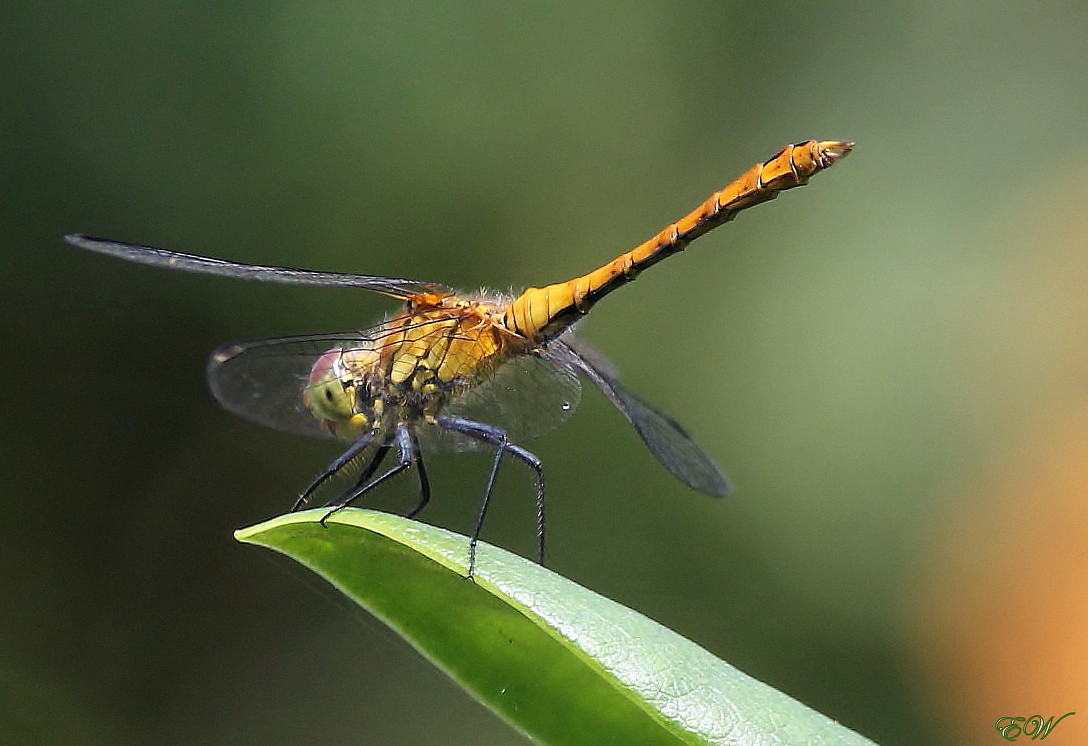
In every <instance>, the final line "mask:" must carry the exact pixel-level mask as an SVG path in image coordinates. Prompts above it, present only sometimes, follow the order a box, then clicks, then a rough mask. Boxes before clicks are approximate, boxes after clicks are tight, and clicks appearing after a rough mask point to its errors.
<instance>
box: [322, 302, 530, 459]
mask: <svg viewBox="0 0 1088 746" xmlns="http://www.w3.org/2000/svg"><path fill="white" fill-rule="evenodd" d="M426 300H427V301H429V302H423V298H417V299H415V300H414V302H413V303H411V304H410V305H409V307H408V309H407V310H405V311H403V312H402V313H399V314H397V315H395V316H393V317H392V318H390V319H388V320H387V321H385V322H384V323H383V324H380V325H379V326H378V327H376V328H375V329H373V330H371V331H370V333H369V336H368V338H365V339H360V340H359V342H358V344H356V345H353V346H351V347H335V348H333V349H330V350H328V351H326V352H325V353H323V354H322V355H321V356H320V357H318V359H317V361H316V362H315V363H314V365H313V367H312V368H311V370H310V376H309V380H308V382H307V385H306V388H305V390H304V392H303V401H304V403H305V405H306V407H307V408H308V409H309V410H310V411H311V412H312V413H313V415H314V417H316V418H317V419H318V420H319V421H320V422H321V424H322V425H323V426H324V427H325V429H326V430H328V431H329V432H330V433H332V434H333V435H335V436H336V437H338V438H343V439H345V440H350V439H353V438H357V437H359V436H361V435H363V434H365V433H367V432H370V431H375V430H379V431H387V432H388V431H391V430H392V429H393V428H394V427H395V426H396V425H398V424H402V423H407V424H412V423H416V424H422V423H427V422H433V421H434V418H435V417H436V416H437V415H438V414H439V413H440V412H441V411H442V409H443V408H444V407H445V406H446V405H447V404H448V403H449V402H451V401H452V400H454V399H456V398H457V397H459V396H461V395H462V394H464V393H465V392H466V391H468V390H469V389H471V388H472V387H473V386H475V385H476V384H478V383H480V382H481V381H482V380H484V379H485V378H487V377H488V376H490V375H491V374H492V373H493V372H494V371H495V370H496V369H497V368H498V367H499V366H501V365H502V364H503V363H504V362H506V361H507V360H509V359H510V358H511V357H512V356H513V355H514V354H516V353H519V352H523V351H524V349H525V346H526V345H525V342H524V340H522V339H521V338H520V337H518V336H517V335H514V334H511V333H510V332H509V331H507V330H506V329H505V328H504V327H503V326H502V323H501V316H499V315H498V313H496V310H497V306H496V305H495V304H491V303H488V302H486V301H470V300H465V299H461V298H457V297H454V296H447V297H444V298H437V297H434V298H426Z"/></svg>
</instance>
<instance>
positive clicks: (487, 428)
mask: <svg viewBox="0 0 1088 746" xmlns="http://www.w3.org/2000/svg"><path fill="white" fill-rule="evenodd" d="M437 422H438V424H439V425H441V426H442V427H444V428H446V429H447V430H452V431H454V432H458V433H461V434H463V435H467V436H468V437H470V438H473V439H475V440H478V441H480V442H481V443H487V444H488V445H491V446H494V447H495V460H494V462H492V465H491V473H490V474H489V475H488V478H487V487H486V489H485V490H484V499H483V502H482V503H481V504H480V512H479V514H478V515H477V516H476V525H475V526H474V527H473V529H472V536H471V538H470V539H469V544H468V576H469V577H470V578H471V577H472V573H473V570H475V569H476V544H477V543H479V540H480V532H481V531H482V530H483V525H484V518H485V516H486V515H487V508H488V506H489V505H490V503H491V493H492V492H493V491H494V489H495V480H496V478H497V477H498V475H499V465H500V464H501V463H502V457H503V455H504V454H507V453H509V454H510V455H511V456H513V457H515V458H516V459H518V460H519V461H521V462H523V463H525V464H526V465H528V466H529V468H531V469H532V470H533V471H534V472H536V535H537V561H538V562H539V563H540V564H544V469H543V467H542V466H541V463H540V459H538V458H537V457H536V456H534V455H533V454H532V453H530V452H529V451H527V450H525V449H524V448H522V447H521V446H517V445H514V444H513V443H511V442H510V439H509V436H508V435H507V434H506V431H504V430H502V429H501V428H498V427H495V426H494V425H487V424H485V423H482V422H473V421H472V420H463V419H461V418H459V417H449V416H445V415H443V416H439V417H438V418H437Z"/></svg>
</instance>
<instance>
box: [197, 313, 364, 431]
mask: <svg viewBox="0 0 1088 746" xmlns="http://www.w3.org/2000/svg"><path fill="white" fill-rule="evenodd" d="M366 344H369V340H368V338H367V337H366V336H364V335H363V334H358V333H356V334H352V333H345V334H325V335H310V336H303V337H280V338H276V339H261V340H255V341H252V342H238V343H236V344H229V345H224V346H223V347H220V348H219V349H217V350H215V352H213V353H212V356H211V358H210V359H209V360H208V385H209V386H210V387H211V390H212V394H213V395H214V396H215V398H216V400H217V401H218V402H219V403H220V404H221V405H222V406H223V408H224V409H226V410H227V411H229V412H232V413H234V414H236V415H238V416H240V417H244V418H245V419H247V420H251V421H253V422H256V423H258V424H260V425H264V426H265V427H271V428H275V429H277V430H283V431H286V432H289V433H296V434H298V435H308V436H312V437H316V438H334V436H333V435H332V434H330V433H329V432H328V431H327V430H326V429H325V428H323V427H322V426H321V424H320V423H319V422H318V420H317V418H315V417H314V415H313V414H312V413H311V412H310V410H309V409H308V408H307V407H306V405H305V404H304V403H303V399H302V393H303V390H304V389H305V387H306V384H307V382H308V381H309V376H310V369H311V368H312V367H313V364H314V362H315V361H316V360H317V358H318V357H319V356H320V355H321V354H322V353H325V352H328V351H329V350H330V349H333V348H337V347H339V348H342V349H352V348H357V347H360V346H362V345H366Z"/></svg>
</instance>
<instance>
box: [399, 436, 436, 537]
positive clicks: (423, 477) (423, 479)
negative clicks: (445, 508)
mask: <svg viewBox="0 0 1088 746" xmlns="http://www.w3.org/2000/svg"><path fill="white" fill-rule="evenodd" d="M408 435H409V437H410V438H411V441H412V450H413V452H414V453H415V464H416V475H417V476H418V477H419V502H417V503H416V505H415V507H414V508H412V509H411V510H409V511H408V512H407V513H405V514H404V517H405V518H415V517H416V515H417V514H418V513H419V511H421V510H423V508H425V507H426V506H427V503H428V502H430V501H431V482H430V480H428V479H427V469H426V468H424V466H423V453H422V452H421V451H420V450H419V439H418V438H416V434H415V433H414V432H411V431H409V433H408Z"/></svg>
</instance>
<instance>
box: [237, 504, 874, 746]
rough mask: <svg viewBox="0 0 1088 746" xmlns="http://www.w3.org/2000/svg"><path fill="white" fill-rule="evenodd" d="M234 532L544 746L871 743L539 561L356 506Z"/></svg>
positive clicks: (292, 516) (283, 518) (308, 513)
mask: <svg viewBox="0 0 1088 746" xmlns="http://www.w3.org/2000/svg"><path fill="white" fill-rule="evenodd" d="M324 513H325V511H323V510H310V511H305V512H301V513H291V514H288V515H285V516H281V517H279V518H275V519H272V520H270V521H267V522H265V523H262V524H260V525H258V526H254V527H251V528H246V529H242V530H240V531H238V532H237V533H236V534H235V536H236V537H237V538H238V539H239V540H240V541H244V542H249V543H252V544H260V545H262V546H266V547H269V548H271V549H275V550H277V551H280V552H283V553H284V554H287V555H288V556H290V557H293V558H294V559H296V560H297V561H299V562H301V563H302V564H303V565H305V566H306V567H309V568H310V569H311V570H313V571H314V572H316V573H318V574H319V575H321V576H322V577H324V578H325V579H326V580H328V581H329V582H330V583H332V584H333V585H334V586H336V587H337V588H339V589H340V590H341V591H343V592H344V593H345V594H346V595H347V596H349V597H350V598H352V599H353V600H354V601H355V602H356V603H358V604H359V605H360V606H362V607H363V608H365V609H367V610H368V611H370V612H371V613H373V614H374V615H375V616H377V617H378V618H380V619H382V620H383V621H384V622H385V623H386V624H388V625H389V626H390V627H392V628H393V629H394V630H396V631H397V632H398V633H400V634H401V635H402V636H403V637H404V638H405V639H407V640H408V641H409V642H410V643H411V644H412V645H413V646H414V647H415V648H416V649H417V650H419V651H420V652H421V653H423V655H425V656H427V657H428V658H429V659H430V660H431V661H432V662H433V663H434V664H435V665H436V666H438V667H439V668H441V669H442V670H444V671H445V672H446V673H448V674H449V675H450V676H452V677H453V678H454V679H455V680H456V681H458V682H459V683H460V684H461V685H462V686H464V687H465V689H467V690H468V691H469V692H471V693H472V694H473V696H475V697H476V698H477V699H478V700H480V701H481V702H483V703H484V704H485V705H487V706H488V707H490V708H491V709H492V710H494V711H495V712H496V713H498V714H499V715H500V716H501V717H503V718H505V719H506V720H507V721H508V722H509V723H510V724H511V725H513V726H514V727H515V728H517V729H519V730H521V731H522V732H524V733H525V734H527V735H529V736H530V737H531V738H534V739H536V740H538V741H540V742H543V743H549V744H599V743H617V744H625V746H634V745H636V744H676V743H693V744H694V743H712V744H734V745H744V746H748V745H751V744H760V745H761V746H763V745H767V746H769V745H770V744H790V745H791V746H792V745H794V744H813V745H816V744H819V745H821V746H823V745H829V744H848V745H861V744H871V743H872V742H870V741H868V740H866V739H864V738H862V737H861V736H859V735H857V734H856V733H854V732H853V731H850V730H847V729H846V728H844V727H842V726H841V725H839V724H837V723H835V722H834V721H832V720H831V719H829V718H827V717H825V716H824V715H821V714H819V713H817V712H815V711H814V710H811V709H809V708H808V707H806V706H804V705H802V704H801V703H800V702H798V701H797V700H795V699H792V698H791V697H789V696H787V695H785V694H782V693H781V692H778V691H776V690H774V689H772V688H770V687H768V686H767V685H766V684H763V683H761V682H759V681H756V680H755V679H753V678H751V677H750V676H748V675H746V674H744V673H741V672H740V671H738V670H737V669H735V668H733V667H732V666H730V665H729V664H727V663H725V662H723V661H721V660H719V659H717V658H715V657H714V656H712V655H711V654H710V653H708V652H707V651H705V650H703V649H702V648H700V647H699V646H697V645H695V644H694V643H692V642H690V641H688V640H686V639H684V638H683V637H680V636H679V635H677V634H676V633H674V632H672V631H671V630H668V629H666V628H665V627H662V626H661V625H659V624H657V623H656V622H654V621H652V620H650V619H648V618H646V617H644V616H642V615H641V614H639V613H637V612H635V611H632V610H631V609H628V608H625V607H623V606H620V605H619V604H617V603H615V602H613V601H610V600H608V599H607V598H604V597H602V596H599V595H597V594H596V593H593V592H592V591H589V590H587V589H585V588H582V587H581V586H579V585H576V584H575V583H572V582H570V581H569V580H566V579H565V578H562V577H560V576H559V575H556V574H555V573H553V572H551V571H549V570H547V569H545V568H543V567H540V566H539V565H537V564H535V563H533V562H530V561H528V560H525V559H523V558H521V557H518V556H516V555H513V554H510V553H509V552H506V551H504V550H502V549H498V548H497V547H492V546H489V545H486V544H483V543H481V544H480V545H479V553H478V559H477V564H476V569H475V574H474V576H473V579H472V580H469V579H467V578H466V577H465V576H466V574H467V571H468V568H467V563H468V539H467V538H465V537H463V536H459V535H457V534H453V533H450V532H448V531H444V530H442V529H439V528H434V527H432V526H427V525H425V524H421V523H418V522H415V521H411V520H408V519H406V518H401V517H399V516H395V515H390V514H388V513H379V512H376V511H370V510H357V509H346V510H342V511H340V512H338V513H336V514H334V515H333V516H331V517H330V518H329V520H328V521H326V524H325V525H324V526H322V525H321V523H320V522H319V519H320V518H321V516H322V515H324Z"/></svg>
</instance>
